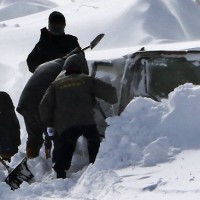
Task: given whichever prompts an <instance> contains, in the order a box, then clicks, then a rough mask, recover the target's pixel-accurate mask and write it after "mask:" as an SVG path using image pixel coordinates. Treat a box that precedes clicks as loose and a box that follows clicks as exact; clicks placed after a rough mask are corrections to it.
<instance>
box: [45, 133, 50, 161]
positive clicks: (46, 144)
mask: <svg viewBox="0 0 200 200" xmlns="http://www.w3.org/2000/svg"><path fill="white" fill-rule="evenodd" d="M44 136H45V138H44V147H45V155H46V159H48V158H51V148H52V142H51V139H50V137H49V136H48V133H47V131H46V130H45V131H44Z"/></svg>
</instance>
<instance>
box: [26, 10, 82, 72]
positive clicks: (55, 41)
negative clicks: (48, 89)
mask: <svg viewBox="0 0 200 200" xmlns="http://www.w3.org/2000/svg"><path fill="white" fill-rule="evenodd" d="M65 26H66V21H65V17H64V15H63V14H62V13H60V12H57V11H54V12H52V13H51V14H50V15H49V24H48V29H47V28H46V27H45V28H42V29H41V36H40V40H39V42H38V43H37V44H36V45H35V47H34V49H33V50H32V51H31V53H30V54H29V55H28V58H27V65H28V68H29V71H30V72H32V73H33V72H34V71H35V69H36V68H37V67H38V66H39V65H40V64H43V63H45V62H47V61H50V60H54V59H57V58H61V57H63V56H65V55H66V54H68V53H69V52H70V51H72V50H73V49H75V48H76V47H80V46H79V43H78V39H77V38H76V37H75V36H73V35H69V34H65V32H64V29H65Z"/></svg>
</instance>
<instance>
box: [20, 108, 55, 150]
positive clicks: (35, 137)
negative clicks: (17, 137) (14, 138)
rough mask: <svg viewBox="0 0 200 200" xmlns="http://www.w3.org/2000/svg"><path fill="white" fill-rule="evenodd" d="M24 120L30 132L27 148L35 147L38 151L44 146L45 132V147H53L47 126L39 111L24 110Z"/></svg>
mask: <svg viewBox="0 0 200 200" xmlns="http://www.w3.org/2000/svg"><path fill="white" fill-rule="evenodd" d="M23 117H24V122H25V125H26V130H27V133H28V140H27V144H26V147H27V148H33V147H34V148H35V149H36V150H37V151H38V152H39V150H40V148H41V147H42V144H43V142H44V139H43V133H44V134H45V143H44V146H45V149H51V146H52V144H51V140H50V139H49V137H48V135H47V132H46V127H45V126H44V124H42V122H41V120H40V115H39V113H38V112H34V113H33V112H31V113H29V112H24V113H23Z"/></svg>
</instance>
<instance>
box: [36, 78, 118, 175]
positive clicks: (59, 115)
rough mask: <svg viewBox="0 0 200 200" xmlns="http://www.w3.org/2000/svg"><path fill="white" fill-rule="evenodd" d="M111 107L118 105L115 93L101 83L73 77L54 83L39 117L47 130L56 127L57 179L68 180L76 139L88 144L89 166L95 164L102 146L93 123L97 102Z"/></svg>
mask: <svg viewBox="0 0 200 200" xmlns="http://www.w3.org/2000/svg"><path fill="white" fill-rule="evenodd" d="M96 97H98V98H101V99H103V100H105V101H107V102H109V103H111V104H114V103H116V102H117V94H116V89H115V88H114V87H112V86H111V85H110V84H107V83H105V82H103V81H101V80H99V79H96V78H93V77H90V76H87V75H83V74H73V75H68V76H62V77H60V78H58V79H56V81H54V82H53V83H52V85H51V86H50V87H49V89H48V90H47V92H46V94H45V95H44V97H43V99H42V101H41V103H40V107H39V108H40V116H41V119H42V120H43V122H44V123H45V124H46V126H48V127H54V131H55V133H56V137H55V140H54V151H53V162H55V165H54V170H55V171H56V172H57V178H65V171H66V170H68V169H69V168H70V165H71V160H72V156H73V153H74V150H75V146H76V142H77V139H78V138H79V137H80V136H81V135H83V136H84V137H86V139H87V142H88V153H89V161H90V163H94V161H95V158H96V155H97V153H98V150H99V146H100V135H99V133H98V130H97V128H96V124H95V119H94V107H95V101H96V100H95V98H96Z"/></svg>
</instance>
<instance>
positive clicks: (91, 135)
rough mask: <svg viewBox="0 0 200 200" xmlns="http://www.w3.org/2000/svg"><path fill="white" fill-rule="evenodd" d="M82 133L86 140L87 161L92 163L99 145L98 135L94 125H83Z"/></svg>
mask: <svg viewBox="0 0 200 200" xmlns="http://www.w3.org/2000/svg"><path fill="white" fill-rule="evenodd" d="M83 135H84V137H86V139H87V142H88V154H89V163H94V162H95V159H96V156H97V153H98V151H99V147H100V135H99V132H98V130H97V127H96V125H90V126H87V127H85V129H84V134H83Z"/></svg>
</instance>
